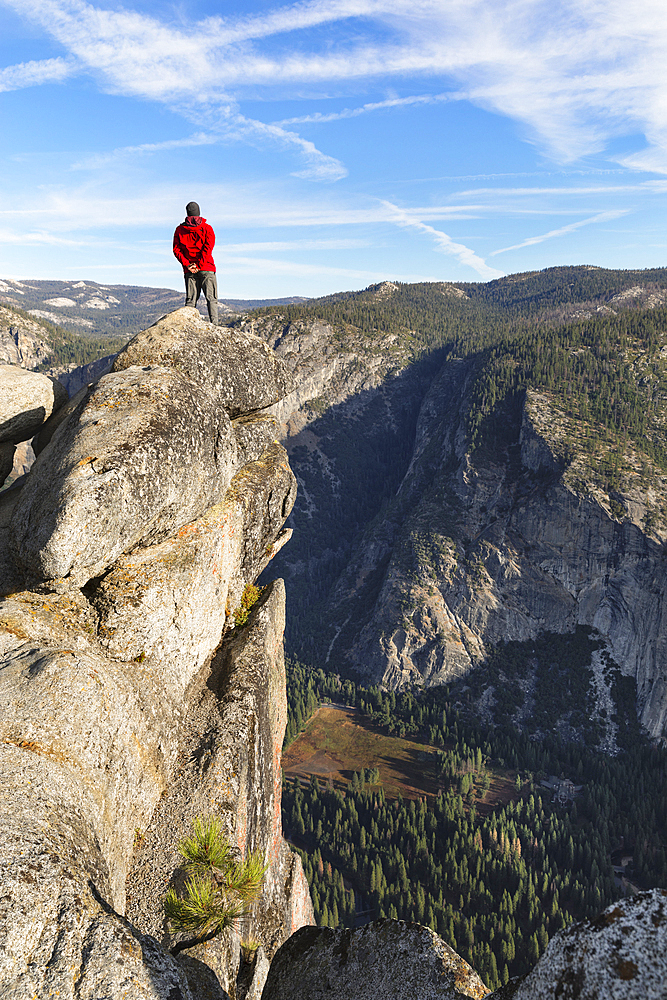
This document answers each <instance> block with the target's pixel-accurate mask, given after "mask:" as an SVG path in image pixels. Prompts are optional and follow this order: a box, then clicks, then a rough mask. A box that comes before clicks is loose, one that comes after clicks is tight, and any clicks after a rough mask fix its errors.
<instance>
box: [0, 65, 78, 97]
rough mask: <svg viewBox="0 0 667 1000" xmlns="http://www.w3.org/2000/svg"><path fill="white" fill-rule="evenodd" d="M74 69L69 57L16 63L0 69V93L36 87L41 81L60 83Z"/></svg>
mask: <svg viewBox="0 0 667 1000" xmlns="http://www.w3.org/2000/svg"><path fill="white" fill-rule="evenodd" d="M75 70H76V66H75V64H74V62H73V61H72V60H69V59H60V58H58V59H41V60H37V61H31V62H24V63H17V64H16V65H15V66H5V67H4V69H0V93H2V92H4V91H7V90H21V89H22V88H23V87H37V86H39V85H41V84H43V83H62V81H63V80H66V79H67V77H68V76H71V75H72V73H74V72H75Z"/></svg>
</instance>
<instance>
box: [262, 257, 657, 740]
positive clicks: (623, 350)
mask: <svg viewBox="0 0 667 1000" xmlns="http://www.w3.org/2000/svg"><path fill="white" fill-rule="evenodd" d="M563 271H564V273H563V274H562V275H561V274H560V273H558V274H554V275H551V274H550V273H545V274H544V275H527V276H521V275H519V276H513V277H512V278H511V279H503V280H502V281H500V282H494V283H491V285H489V286H484V290H483V291H482V290H480V289H478V288H475V287H473V286H467V287H466V290H465V291H466V294H465V296H463V295H462V296H459V297H457V298H453V297H452V296H446V295H445V292H444V289H443V290H441V293H440V299H439V300H438V299H437V295H436V292H437V286H432V289H431V291H430V293H429V294H430V296H431V297H430V298H429V300H428V309H427V308H426V307H425V305H424V304H423V302H422V301H421V299H420V296H423V295H424V294H425V293H424V292H423V290H422V289H421V286H414V290H413V288H411V287H410V286H403V287H399V286H391V287H390V286H381V287H380V288H376V289H369V290H367V291H366V292H365V293H362V294H359V295H357V296H350V297H349V298H347V299H344V300H343V297H340V300H341V301H338V300H336V301H329V300H323V302H322V305H321V317H322V318H318V317H317V315H316V309H317V304H316V303H310V304H309V305H308V307H307V310H305V307H304V313H303V316H304V318H303V319H300V318H299V316H298V314H297V313H296V311H294V310H293V311H292V313H290V314H289V316H284V315H278V314H276V313H272V314H267V315H265V316H263V317H262V316H260V317H259V318H257V319H256V320H255V321H254V324H255V328H256V329H257V331H258V332H259V333H260V334H261V335H262V336H263V337H265V338H266V339H267V341H268V342H269V343H270V344H272V346H273V347H274V349H275V350H276V351H277V352H278V353H279V354H280V356H281V357H283V358H284V359H285V361H286V363H287V364H288V365H289V367H290V368H291V369H292V370H293V372H294V373H295V376H296V379H297V382H298V385H299V391H298V392H297V393H295V394H293V395H291V396H287V397H286V398H285V399H284V400H282V401H281V403H280V404H279V406H278V407H276V408H275V413H276V416H277V418H278V419H279V420H280V422H281V428H282V434H283V440H284V441H285V444H286V447H287V448H288V451H289V453H290V458H291V462H292V465H293V468H294V469H295V472H296V475H297V477H298V478H299V480H300V482H301V483H302V489H301V490H300V499H299V503H298V506H297V507H296V508H295V511H294V514H293V515H292V519H291V521H290V523H291V524H294V525H295V526H296V527H298V535H299V541H298V543H297V545H295V546H294V547H293V548H292V549H290V551H289V552H286V553H285V554H284V556H283V557H282V560H281V571H282V572H283V573H284V574H285V576H286V578H287V580H288V593H289V594H291V595H292V596H291V597H290V600H291V601H292V604H291V608H292V609H293V610H294V612H296V614H295V615H294V623H293V625H292V626H291V628H290V630H289V631H288V638H289V646H290V649H291V650H292V651H293V652H294V653H296V655H298V656H300V657H301V658H303V659H304V660H305V661H306V662H312V663H315V664H317V665H325V664H326V665H327V666H328V667H329V668H330V669H331V668H333V669H335V670H339V671H341V672H342V673H343V674H348V675H352V676H356V677H358V678H360V679H362V680H364V681H365V682H371V683H372V682H382V683H383V684H385V685H388V686H390V687H400V686H402V685H404V684H418V685H421V684H427V685H430V684H439V683H443V682H444V681H448V680H451V679H453V678H455V677H457V676H462V675H464V674H465V673H466V672H467V671H469V670H470V669H471V667H472V666H474V665H475V664H477V663H479V662H481V661H482V660H483V659H484V657H485V656H486V655H487V654H488V652H489V650H490V649H491V647H492V646H493V645H494V644H496V643H498V642H501V641H504V640H508V639H515V640H524V641H528V640H530V639H532V638H533V637H535V636H536V635H538V634H539V633H540V632H546V631H561V632H563V631H574V629H575V628H576V627H577V625H590V626H592V627H593V628H595V629H596V630H597V631H598V633H599V634H600V635H601V636H602V638H603V640H604V641H605V642H606V645H607V650H608V653H609V655H610V656H611V657H612V658H613V659H614V661H615V662H616V663H617V664H618V665H619V667H620V669H621V670H622V672H623V673H624V674H626V675H628V676H631V677H632V678H634V679H635V680H636V684H637V691H638V703H637V708H638V714H639V717H640V718H641V720H642V722H643V724H644V725H645V726H646V728H647V729H648V731H649V732H650V733H651V734H652V735H653V736H661V735H663V734H664V733H665V731H666V726H667V689H666V683H667V673H666V671H665V667H664V662H665V654H664V648H663V647H664V636H665V623H664V607H665V602H664V594H665V575H664V556H663V554H664V541H665V539H666V538H667V476H666V472H665V469H666V466H665V458H664V455H665V452H664V425H665V416H666V414H665V398H664V393H663V390H662V385H663V381H662V380H663V368H664V364H665V350H667V340H666V339H665V333H664V323H663V319H664V317H663V313H662V311H660V307H661V303H662V302H663V299H664V275H663V274H662V272H661V280H663V287H661V288H658V287H657V286H656V288H653V289H651V288H648V286H647V287H646V288H643V287H640V286H639V285H637V281H636V278H635V277H634V276H633V275H630V274H627V275H624V274H623V273H621V272H614V273H612V272H600V273H599V274H596V275H592V276H591V275H589V274H588V272H586V273H584V272H585V271H586V269H577V268H570V269H563ZM577 282H580V283H581V289H582V290H581V296H582V301H581V303H580V305H577V303H576V302H575V301H572V299H573V298H575V297H576V296H575V294H574V293H573V292H572V287H573V286H574V285H575V284H576V283H577ZM594 282H597V286H596V289H597V291H598V293H599V294H598V295H597V297H593V296H592V295H591V291H592V284H591V283H594ZM533 286H535V287H533ZM625 286H628V287H625ZM601 289H603V291H600V290H601ZM460 291H463V290H462V289H460ZM561 299H563V301H564V302H565V303H566V304H564V305H562V306H559V307H558V310H556V308H555V306H554V302H556V301H560V300H561ZM499 300H500V301H501V302H502V307H501V308H499V306H498V301H499ZM392 302H394V303H395V305H394V306H392ZM439 303H440V304H439ZM647 305H648V306H649V309H645V307H646V306H647ZM390 307H391V308H393V309H394V311H393V312H391V311H389V310H390ZM640 308H642V309H644V311H643V312H641V313H638V312H637V310H638V309H640ZM623 309H625V310H626V311H625V312H622V310H623ZM345 310H346V311H345ZM438 310H440V312H438ZM443 310H444V311H443ZM656 310H658V312H656ZM556 313H558V315H556ZM527 315H529V316H530V321H528V320H527V319H526V316H527ZM597 316H603V317H605V319H608V321H609V324H610V326H609V329H610V330H612V331H613V336H612V334H611V333H610V332H609V329H608V330H606V331H605V330H604V329H603V328H602V327H601V328H600V330H599V331H598V327H596V326H595V323H596V322H599V321H598V320H596V319H595V317H597ZM341 317H349V318H350V319H353V320H354V321H355V322H357V323H358V324H359V325H358V326H356V327H355V326H353V325H352V323H351V322H348V323H347V324H346V323H344V322H343V320H342V319H341ZM573 317H575V318H576V320H577V323H578V324H580V323H581V322H582V321H583V320H585V319H587V320H588V322H589V323H591V324H592V325H591V326H590V330H589V329H588V328H586V327H582V326H581V325H577V323H575V324H573V323H572V322H570V325H569V326H568V325H565V326H563V327H557V322H558V321H561V320H568V321H571V320H572V318H573ZM591 317H593V319H591ZM635 317H636V319H635ZM612 323H615V326H614V325H611V324H612ZM508 324H509V325H510V329H509V332H508ZM522 324H524V326H522ZM420 329H421V330H422V331H426V332H423V335H422V339H427V333H428V335H429V336H431V339H432V340H437V338H436V334H437V337H439V342H440V344H442V347H441V348H437V347H436V348H429V349H427V350H422V352H421V353H420V354H419V358H418V360H415V353H414V342H415V339H416V338H417V336H418V335H419V332H420ZM495 330H497V331H498V332H497V333H496V332H494V331H495ZM536 330H537V333H536V332H535V331H536ZM646 330H649V331H650V333H648V334H646V332H645V331H646ZM429 331H430V333H429ZM616 331H618V333H616ZM642 331H644V332H642ZM605 337H606V338H607V339H606V341H605V340H604V338H605ZM616 337H617V338H618V339H617V340H615V339H614V338H616ZM598 341H604V343H603V345H602V346H600V343H598ZM612 341H613V344H612ZM536 344H537V346H535V345H536ZM498 345H500V346H498ZM531 352H532V353H531ZM526 354H529V355H530V357H531V359H532V360H531V365H532V367H531V366H529V365H527V364H526V363H524V362H523V361H522V360H521V361H520V360H519V359H522V358H523V356H524V355H526ZM542 355H544V356H545V357H546V359H547V360H542ZM522 364H523V365H524V368H523V370H524V371H525V372H526V373H527V374H525V375H522V377H521V378H519V377H518V376H515V375H514V374H512V373H513V372H515V371H516V370H517V369H520V368H521V365H522ZM559 366H560V367H559ZM596 366H597V367H596ZM605 379H606V380H608V381H609V382H610V384H616V385H617V386H618V392H617V395H616V397H614V396H613V394H612V393H608V403H605V406H608V410H605V408H604V406H603V405H602V404H601V403H600V402H599V400H600V398H602V396H603V394H604V393H605V392H607V390H606V388H605V386H606V382H605ZM503 380H504V382H503ZM507 385H510V386H511V391H507V390H506V388H504V387H505V386H507ZM503 393H504V395H503ZM596 394H597V396H596ZM313 397H314V398H313ZM573 398H574V399H575V403H576V406H574V407H573V403H572V399H573ZM619 405H620V406H625V410H624V411H623V413H622V414H621V415H620V416H618V417H616V413H617V411H618V408H619ZM577 408H578V409H577ZM640 410H641V411H643V413H644V414H646V415H647V416H646V419H645V420H643V423H642V426H641V429H639V430H637V431H636V432H634V433H633V430H632V422H633V421H634V422H635V424H636V426H637V427H639V425H640V423H641V421H640V420H639V418H638V412H639V411H640ZM619 412H620V411H619ZM615 421H616V422H615ZM315 529H316V530H317V532H319V534H318V535H316V530H315Z"/></svg>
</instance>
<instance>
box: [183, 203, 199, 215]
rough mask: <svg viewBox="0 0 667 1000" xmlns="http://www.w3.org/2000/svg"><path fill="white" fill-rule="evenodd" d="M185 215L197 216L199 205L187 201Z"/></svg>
mask: <svg viewBox="0 0 667 1000" xmlns="http://www.w3.org/2000/svg"><path fill="white" fill-rule="evenodd" d="M185 214H186V215H199V214H200V213H199V205H198V204H197V202H196V201H189V202H188V203H187V205H186V206H185Z"/></svg>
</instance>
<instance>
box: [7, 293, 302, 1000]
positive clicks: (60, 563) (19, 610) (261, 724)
mask: <svg viewBox="0 0 667 1000" xmlns="http://www.w3.org/2000/svg"><path fill="white" fill-rule="evenodd" d="M289 389H290V380H289V373H288V372H287V371H286V369H285V368H284V366H283V365H282V363H281V362H280V360H278V359H276V358H274V357H273V355H272V354H271V353H270V352H269V351H268V350H267V347H266V345H265V344H263V343H262V342H261V341H259V340H258V339H257V338H253V337H252V336H249V335H240V336H239V335H231V334H229V333H228V332H225V331H220V332H218V331H217V330H214V329H212V328H211V327H210V325H209V324H206V323H204V322H203V321H202V320H201V318H200V317H199V315H198V314H197V313H196V311H195V310H190V309H181V310H178V311H177V312H176V313H173V314H171V315H170V316H168V317H166V318H165V319H164V320H162V321H160V322H159V323H158V324H156V326H155V327H153V328H151V329H149V330H148V331H145V332H144V333H142V334H139V335H138V336H137V337H136V338H135V339H134V340H133V341H132V342H131V343H130V344H129V345H128V347H127V349H126V350H125V351H124V352H122V353H121V355H120V356H119V357H118V358H117V360H116V363H115V366H114V371H112V372H111V373H109V374H107V375H105V376H103V377H102V378H101V379H100V380H99V382H97V383H95V384H93V385H91V386H89V387H88V388H86V389H84V390H82V392H81V393H80V394H79V397H78V398H76V399H75V400H73V401H72V402H71V403H70V404H69V405H68V406H67V407H66V408H65V410H64V411H63V412H61V414H60V421H59V424H58V426H57V428H56V430H55V432H54V434H53V437H52V439H51V441H50V443H49V444H48V445H47V446H46V447H45V448H44V450H43V451H42V452H41V454H40V455H39V457H38V459H37V461H36V463H35V465H34V467H33V468H32V470H31V472H30V473H29V475H28V476H27V477H26V478H25V480H24V481H23V483H22V484H20V485H18V486H17V487H15V488H14V489H11V490H9V491H6V492H5V493H3V494H2V496H1V507H0V532H1V533H2V539H1V541H0V553H1V556H0V562H1V565H0V581H1V582H2V593H3V595H4V596H3V599H2V602H1V604H0V651H1V653H2V657H3V659H2V671H0V684H1V685H2V704H3V713H2V720H1V723H0V725H1V743H0V761H1V763H0V768H1V770H2V779H1V782H0V785H1V787H2V792H1V793H0V794H1V796H2V798H1V800H0V801H1V806H0V809H1V814H0V866H1V867H2V876H1V879H2V885H3V894H2V901H1V902H0V907H1V908H2V919H1V920H0V928H1V930H0V978H1V980H2V982H3V984H5V986H4V989H5V992H4V994H3V995H5V996H11V997H16V998H23V997H26V998H27V997H33V996H44V997H46V996H56V995H58V996H61V997H77V998H79V997H80V998H83V997H90V998H91V1000H93V998H96V1000H98V998H102V997H109V998H111V997H121V996H141V995H150V996H157V997H165V998H166V997H169V998H170V1000H178V997H182V998H189V997H195V996H196V997H204V996H211V997H218V998H219V997H223V996H225V995H229V996H231V997H234V996H235V995H236V994H237V976H238V975H239V971H240V972H241V977H240V978H241V980H243V987H242V988H241V987H239V996H240V995H241V993H243V994H244V995H246V994H247V995H248V996H256V995H258V994H259V991H260V990H261V985H262V982H263V977H264V976H265V973H266V966H267V963H268V959H270V957H271V956H272V954H273V952H274V951H275V950H276V948H277V947H278V946H279V945H280V944H281V943H282V941H283V940H284V939H285V937H286V936H287V935H288V934H289V933H290V932H291V931H292V930H294V929H296V928H297V927H299V926H301V925H302V924H303V923H307V922H309V920H310V919H311V917H312V911H311V907H310V898H309V895H308V889H307V886H306V884H305V880H304V878H303V873H302V871H301V867H300V862H299V860H298V858H297V857H296V856H294V855H293V854H292V853H291V852H290V851H289V849H288V848H287V846H286V844H285V843H284V841H283V840H282V835H281V826H280V769H279V763H280V748H281V745H282V739H283V733H284V726H285V711H286V710H285V689H284V666H283V659H282V630H283V627H284V591H283V589H282V585H281V584H280V583H276V584H273V585H272V586H270V587H268V588H267V589H266V590H265V591H264V593H263V595H262V598H261V599H260V601H259V602H258V604H257V606H256V607H255V609H254V610H253V612H252V614H251V616H250V619H249V621H248V623H247V624H246V625H245V626H244V627H242V628H241V627H234V617H233V614H234V611H235V610H236V609H237V608H238V607H239V605H240V602H241V597H242V594H243V592H244V588H245V587H246V585H247V584H248V583H251V582H252V581H254V580H255V579H256V578H257V576H258V575H259V573H260V572H261V571H262V570H263V569H264V567H265V566H266V565H267V563H268V562H269V560H270V559H271V558H272V556H273V555H274V554H275V552H277V551H278V550H279V549H280V547H281V545H282V544H283V543H284V542H285V541H286V540H287V539H288V537H289V531H287V530H285V529H284V527H283V525H284V522H285V519H286V517H287V516H288V514H289V511H290V509H291V507H292V504H293V502H294V495H295V481H294V476H293V474H292V472H291V470H290V468H289V465H288V462H287V456H286V454H285V452H284V450H283V449H282V447H281V446H280V445H278V444H277V443H275V442H274V437H275V421H274V419H273V417H272V416H271V415H270V414H269V413H268V412H267V409H268V407H270V406H271V405H273V404H275V403H276V402H277V401H278V400H279V399H280V397H281V396H283V395H284V394H285V393H286V392H287V391H289ZM184 413H185V414H187V421H184V420H183V419H182V418H183V415H184ZM211 814H217V815H220V816H222V817H223V820H224V823H225V827H226V829H227V832H228V834H229V837H230V839H231V840H232V842H233V843H234V844H235V845H236V846H237V848H238V850H239V852H240V853H241V854H245V852H246V851H248V850H260V851H261V852H262V853H263V855H264V857H265V858H266V861H267V863H268V864H269V866H270V867H269V876H268V878H267V881H266V884H265V889H264V891H263V895H262V897H261V898H260V900H259V901H258V902H257V903H256V905H255V909H254V911H253V914H252V915H251V916H250V917H248V918H247V919H246V923H245V926H244V927H243V928H241V929H240V931H238V932H233V933H232V932H228V933H227V934H226V936H224V937H223V938H221V939H220V940H219V941H214V942H211V943H210V944H208V945H207V946H201V947H200V949H199V951H198V952H197V953H194V954H191V955H190V957H189V958H187V959H175V958H173V957H172V956H171V955H170V954H169V952H168V950H167V948H168V946H169V945H170V944H172V943H173V941H172V939H171V938H170V936H169V933H168V928H167V927H165V925H164V923H163V919H162V908H161V900H162V897H163V895H164V893H165V891H166V889H167V888H168V886H169V885H170V884H171V882H172V880H173V878H174V877H177V875H176V874H175V873H176V872H177V869H178V867H179V860H178V855H177V853H176V850H175V847H176V843H177V841H178V839H179V837H180V836H182V834H183V833H184V832H186V831H187V829H188V827H189V824H190V820H191V819H192V818H193V817H194V816H196V815H211ZM241 932H242V933H244V934H245V935H246V936H249V937H254V938H256V939H257V940H258V941H259V942H260V945H261V947H260V949H259V952H258V953H257V957H256V961H255V965H254V966H253V968H252V969H251V970H248V969H246V968H244V967H243V966H242V963H241V960H240V954H239V947H238V945H239V934H240V933H241ZM248 990H249V991H250V992H248ZM223 991H224V992H223Z"/></svg>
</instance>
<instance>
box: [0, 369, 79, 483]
mask: <svg viewBox="0 0 667 1000" xmlns="http://www.w3.org/2000/svg"><path fill="white" fill-rule="evenodd" d="M66 402H67V392H66V390H65V389H64V388H63V387H62V386H61V385H60V383H59V382H57V381H56V379H53V378H49V377H48V376H47V375H42V374H40V373H39V372H30V371H26V370H25V368H20V367H19V366H18V365H11V364H0V486H1V485H2V484H3V483H4V481H5V479H6V478H7V476H8V475H9V474H10V472H11V471H12V467H13V465H14V450H15V445H17V444H20V443H21V442H22V441H27V440H28V439H29V438H31V437H33V436H34V435H35V434H37V432H38V431H39V430H40V428H41V427H42V426H43V425H44V423H45V421H47V420H48V419H49V418H50V417H51V415H52V414H55V413H57V412H58V411H59V410H61V409H62V407H63V406H64V404H65V403H66Z"/></svg>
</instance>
